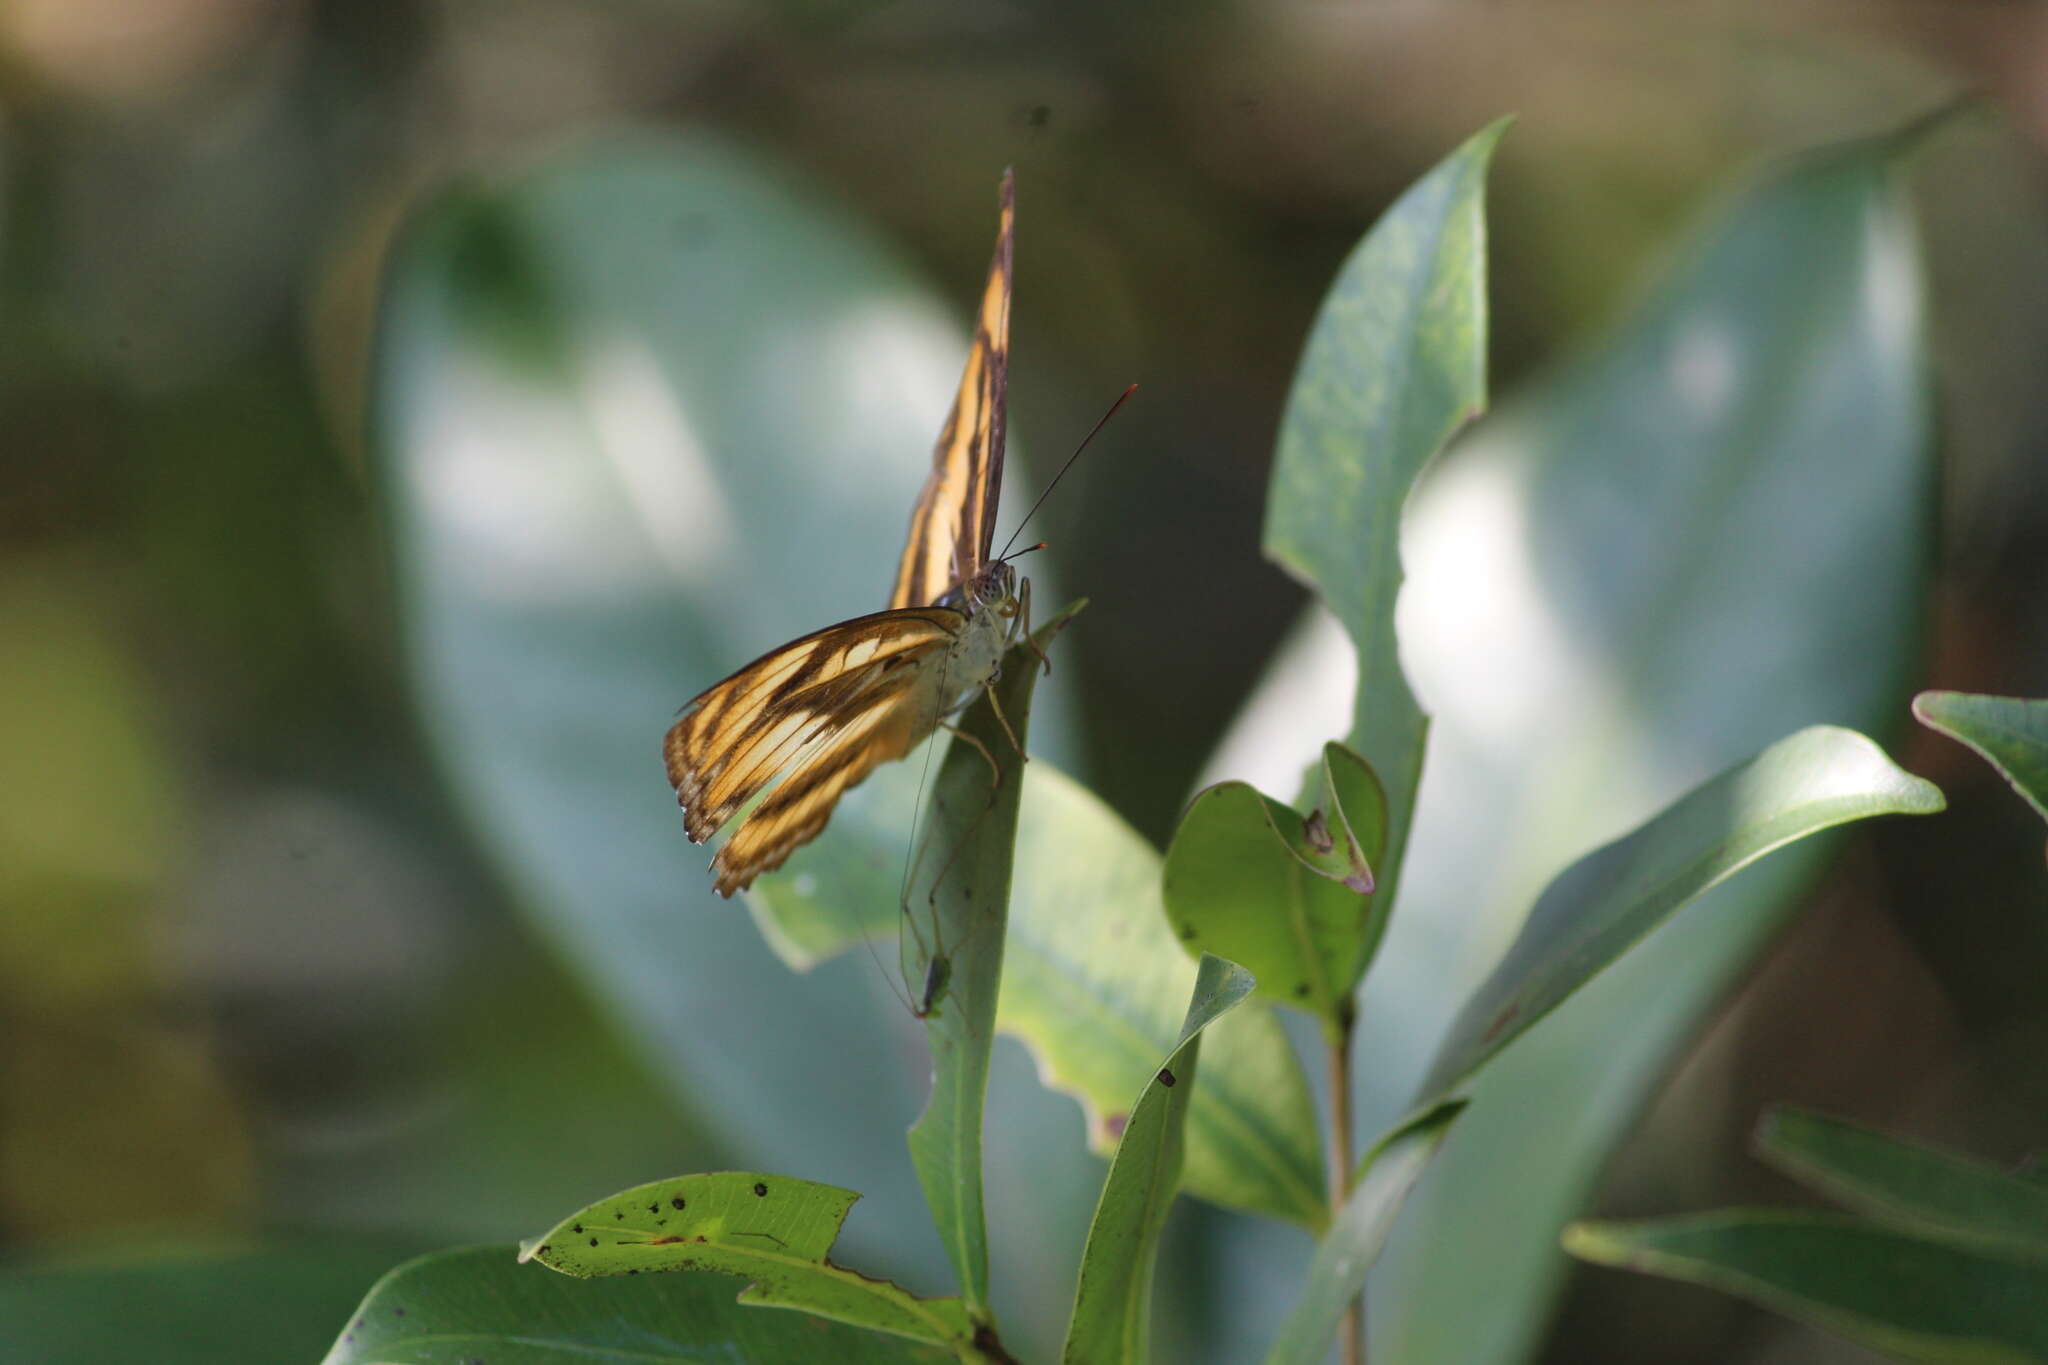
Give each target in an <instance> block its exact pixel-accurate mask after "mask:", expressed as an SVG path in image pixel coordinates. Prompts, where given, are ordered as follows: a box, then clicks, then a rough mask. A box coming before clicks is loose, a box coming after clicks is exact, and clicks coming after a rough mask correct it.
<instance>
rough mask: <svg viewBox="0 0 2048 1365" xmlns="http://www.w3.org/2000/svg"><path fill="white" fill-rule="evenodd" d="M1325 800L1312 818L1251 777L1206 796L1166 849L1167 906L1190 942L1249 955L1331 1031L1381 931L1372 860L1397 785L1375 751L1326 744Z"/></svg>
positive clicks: (1256, 969) (1281, 995)
mask: <svg viewBox="0 0 2048 1365" xmlns="http://www.w3.org/2000/svg"><path fill="white" fill-rule="evenodd" d="M1318 776H1319V779H1320V788H1321V790H1320V796H1319V804H1318V805H1317V807H1316V808H1315V810H1314V811H1312V812H1311V813H1310V815H1309V816H1308V817H1307V818H1306V819H1304V818H1303V816H1302V815H1301V814H1300V813H1299V812H1297V811H1296V810H1294V809H1293V808H1292V807H1290V806H1286V805H1283V804H1282V803H1280V802H1278V801H1275V800H1273V799H1272V798H1271V797H1268V796H1265V795H1262V794H1261V793H1260V792H1259V791H1258V790H1257V789H1256V788H1254V787H1252V786H1251V785H1250V784H1248V783H1244V782H1224V783H1219V784H1218V785H1216V786H1214V787H1211V788H1209V789H1208V790H1207V791H1204V792H1202V793H1201V794H1199V795H1198V796H1196V797H1195V799H1194V802H1193V804H1191V805H1190V806H1189V807H1188V810H1187V813H1186V814H1185V815H1183V816H1182V817H1181V822H1180V825H1179V827H1178V828H1177V829H1175V831H1174V835H1173V843H1172V845H1171V846H1170V847H1169V848H1168V849H1167V851H1166V869H1165V872H1164V876H1163V880H1162V883H1161V887H1162V895H1163V896H1164V898H1165V902H1166V914H1167V918H1168V920H1169V921H1170V922H1171V924H1172V925H1173V928H1174V931H1175V932H1176V933H1178V934H1179V935H1180V939H1181V943H1182V944H1183V945H1184V946H1185V947H1186V948H1188V950H1189V951H1208V952H1214V953H1217V954H1218V955H1220V956H1226V957H1228V958H1230V960H1232V961H1235V962H1241V963H1243V964H1244V965H1245V966H1246V968H1247V969H1248V970H1250V971H1251V972H1252V973H1253V974H1254V975H1255V976H1256V977H1257V978H1258V979H1259V980H1260V982H1261V983H1263V984H1262V985H1261V987H1260V992H1261V995H1262V996H1263V998H1264V999H1266V1000H1267V1001H1269V1002H1270V1003H1273V1004H1285V1005H1292V1006H1294V1007H1295V1008H1297V1009H1302V1010H1306V1011H1308V1012H1309V1013H1311V1014H1314V1015H1315V1016H1317V1017H1318V1018H1319V1019H1321V1020H1323V1021H1324V1023H1325V1025H1326V1026H1327V1027H1329V1028H1331V1029H1336V1028H1339V1027H1341V1024H1340V1020H1341V1019H1343V1018H1344V1017H1346V1016H1348V1014H1349V1011H1350V1009H1351V992H1352V990H1353V988H1354V987H1356V986H1357V984H1358V980H1359V978H1360V977H1361V976H1362V975H1364V972H1365V967H1366V963H1367V962H1368V961H1369V960H1370V957H1371V952H1372V949H1373V947H1374V946H1375V945H1376V944H1377V942H1378V940H1379V929H1380V926H1381V924H1382V923H1383V922H1384V916H1383V915H1376V914H1374V913H1373V912H1374V910H1375V908H1376V907H1377V906H1379V905H1381V904H1383V903H1384V902H1383V901H1381V900H1380V899H1379V898H1377V897H1374V896H1372V895H1370V891H1371V888H1372V884H1373V883H1372V874H1371V869H1372V868H1373V867H1374V866H1375V865H1376V864H1377V862H1378V861H1379V858H1380V856H1381V854H1382V853H1383V852H1384V851H1385V848H1386V833H1387V826H1386V814H1387V807H1386V794H1385V792H1384V791H1383V790H1382V789H1381V787H1380V784H1379V779H1378V778H1377V777H1376V776H1375V775H1374V773H1373V771H1372V769H1371V767H1370V766H1369V765H1367V763H1366V762H1365V760H1364V759H1362V758H1360V757H1359V756H1358V755H1357V754H1355V753H1353V752H1351V751H1350V750H1349V749H1347V748H1345V747H1344V746H1343V745H1341V744H1335V743H1332V744H1328V745H1325V746H1324V749H1323V758H1322V763H1321V765H1320V771H1319V774H1318Z"/></svg>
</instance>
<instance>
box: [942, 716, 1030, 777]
mask: <svg viewBox="0 0 2048 1365" xmlns="http://www.w3.org/2000/svg"><path fill="white" fill-rule="evenodd" d="M989 700H990V701H994V700H995V698H994V697H993V696H991V697H990V698H989ZM996 715H997V717H998V718H999V719H1000V718H1001V716H1002V712H1000V711H998V712H996ZM939 728H940V729H941V730H944V731H945V732H946V733H947V734H949V735H951V736H952V737H953V738H955V739H958V740H964V741H966V742H967V743H969V744H972V745H973V746H974V751H975V752H976V753H978V754H980V755H981V756H982V757H983V758H984V759H986V760H987V761H988V770H989V773H990V774H991V775H992V777H993V779H994V780H993V781H992V782H991V783H990V784H989V787H990V790H994V788H995V787H997V786H999V785H1001V783H1002V780H1003V765H1002V764H1000V763H998V762H996V756H995V755H994V754H992V753H990V752H989V751H988V745H986V744H983V743H982V742H981V741H980V740H979V739H976V738H975V737H974V736H973V735H970V734H968V733H967V732H966V731H965V730H963V729H961V728H960V727H959V726H957V725H951V724H948V723H947V722H945V721H943V720H942V721H940V722H939ZM1009 728H1010V723H1009V722H1008V721H1003V729H1004V730H1006V731H1007V730H1008V729H1009ZM1010 742H1011V743H1012V744H1014V743H1016V738H1015V737H1014V736H1012V738H1011V740H1010Z"/></svg>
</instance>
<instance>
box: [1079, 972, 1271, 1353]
mask: <svg viewBox="0 0 2048 1365" xmlns="http://www.w3.org/2000/svg"><path fill="white" fill-rule="evenodd" d="M1256 984H1257V983H1256V982H1254V981H1253V980H1252V977H1251V973H1249V972H1247V971H1245V969H1244V968H1242V967H1240V966H1238V965H1237V964H1236V963H1234V962H1225V961H1224V960H1223V959H1222V958H1219V957H1215V956H1211V955H1209V954H1204V955H1203V957H1202V960H1201V963H1200V965H1199V966H1198V967H1197V969H1196V972H1195V993H1194V997H1193V998H1192V999H1191V1000H1189V1001H1188V1015H1187V1019H1186V1021H1185V1022H1183V1023H1182V1024H1181V1029H1180V1042H1179V1044H1178V1045H1177V1046H1176V1047H1175V1048H1174V1050H1173V1055H1171V1056H1170V1057H1168V1058H1167V1059H1166V1064H1165V1065H1164V1066H1163V1067H1161V1068H1160V1069H1159V1071H1158V1072H1157V1073H1155V1074H1154V1075H1153V1077H1152V1079H1151V1080H1149V1081H1147V1082H1145V1088H1144V1090H1143V1091H1141V1092H1140V1093H1139V1095H1138V1100H1137V1103H1135V1104H1133V1105H1132V1106H1131V1117H1130V1122H1129V1123H1128V1124H1127V1125H1126V1126H1125V1128H1124V1134H1123V1138H1122V1140H1120V1141H1119V1142H1118V1143H1117V1145H1116V1156H1115V1158H1114V1159H1113V1160H1112V1161H1111V1162H1110V1167H1109V1176H1108V1178H1107V1179H1105V1180H1104V1181H1103V1183H1102V1198H1101V1200H1100V1201H1098V1202H1097V1204H1096V1206H1095V1218H1094V1221H1093V1222H1091V1223H1090V1224H1089V1226H1088V1248H1087V1250H1086V1251H1085V1252H1083V1253H1082V1256H1081V1277H1080V1281H1079V1283H1078V1284H1077V1285H1076V1287H1075V1290H1074V1315H1073V1318H1072V1320H1071V1321H1070V1322H1069V1324H1068V1327H1067V1344H1066V1348H1065V1350H1064V1351H1063V1352H1062V1353H1061V1356H1060V1358H1061V1359H1062V1360H1063V1361H1065V1362H1067V1365H1083V1363H1084V1362H1085V1363H1086V1365H1096V1363H1097V1362H1102V1363H1103V1365H1109V1363H1110V1362H1117V1363H1118V1365H1146V1362H1148V1361H1149V1360H1151V1358H1152V1357H1151V1347H1150V1345H1149V1342H1150V1337H1151V1317H1152V1272H1153V1269H1154V1266H1155V1264H1156V1262H1157V1260H1158V1256H1159V1234H1160V1233H1161V1232H1162V1231H1163V1230H1164V1229H1165V1227H1166V1214H1167V1211H1168V1210H1169V1209H1171V1208H1172V1207H1173V1197H1174V1195H1175V1194H1176V1193H1178V1192H1179V1188H1180V1173H1181V1162H1182V1157H1183V1155H1184V1150H1185V1143H1184V1141H1183V1137H1184V1133H1185V1128H1186V1123H1187V1116H1188V1107H1189V1102H1190V1099H1191V1098H1192V1096H1193V1095H1194V1094H1195V1093H1196V1091H1197V1079H1196V1065H1197V1063H1198V1061H1199V1060H1200V1052H1201V1046H1202V1031H1203V1030H1204V1029H1206V1028H1207V1027H1209V1025H1210V1024H1213V1023H1214V1022H1216V1020H1217V1019H1219V1018H1221V1017H1222V1016H1223V1015H1224V1014H1226V1013H1228V1012H1229V1011H1230V1010H1232V1009H1234V1008H1236V1007H1237V1006H1238V1005H1239V1004H1240V1003H1241V1002H1242V1001H1243V1000H1244V998H1245V997H1246V996H1248V995H1250V994H1251V993H1252V989H1253V987H1254V986H1255V985H1256Z"/></svg>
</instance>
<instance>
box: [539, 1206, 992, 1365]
mask: <svg viewBox="0 0 2048 1365" xmlns="http://www.w3.org/2000/svg"><path fill="white" fill-rule="evenodd" d="M858 1198H860V1196H859V1195H858V1194H856V1193H855V1192H854V1191H852V1190H842V1189H839V1188H837V1187H836V1186H832V1185H820V1184H816V1183H814V1182H812V1181H809V1180H798V1179H795V1178H794V1177H791V1176H786V1175H766V1174H763V1173H761V1172H758V1171H715V1172H710V1173H707V1174H703V1175H685V1176H677V1177H675V1178H674V1179H671V1180H657V1181H654V1182H652V1183H651V1184H646V1185H638V1186H635V1187H634V1188H632V1189H630V1190H626V1191H624V1192H623V1193H620V1194H615V1195H613V1196H611V1198H609V1199H601V1200H599V1201H598V1202H597V1203H595V1204H592V1205H591V1206H590V1207H589V1208H586V1209H583V1210H582V1211H580V1212H578V1213H574V1214H571V1215H570V1216H569V1217H567V1218H565V1219H563V1220H562V1221H561V1222H560V1223H557V1224H556V1225H555V1226H554V1227H552V1228H550V1229H548V1231H546V1232H544V1233H542V1234H541V1235H540V1236H538V1237H535V1238H532V1239H530V1240H528V1241H526V1242H523V1243H521V1244H520V1247H519V1259H520V1260H522V1261H529V1260H531V1261H539V1262H540V1263H541V1264H542V1265H545V1266H547V1267H549V1268H550V1269H554V1270H559V1271H561V1272H562V1273H563V1274H565V1275H574V1276H576V1277H577V1278H579V1279H589V1278H592V1277H595V1276H602V1275H637V1274H640V1273H641V1272H643V1271H663V1270H710V1271H715V1272H717V1273H718V1274H721V1275H739V1276H743V1277H745V1278H746V1279H747V1280H749V1281H750V1282H751V1283H749V1284H748V1285H747V1287H746V1289H745V1290H744V1291H743V1292H742V1293H741V1294H740V1296H739V1301H740V1302H741V1303H750V1304H761V1305H763V1306H766V1307H773V1308H800V1309H802V1310H804V1311H805V1312H808V1313H814V1314H816V1315H817V1316H819V1317H823V1318H833V1319H836V1320H837V1321H840V1322H850V1323H853V1324H854V1325H855V1326H858V1327H868V1328H872V1329H873V1330H875V1331H878V1332H889V1333H893V1334H894V1335H896V1336H905V1337H912V1338H915V1339H916V1340H919V1341H929V1342H935V1343H938V1344H941V1345H946V1346H949V1347H954V1348H957V1347H958V1346H959V1345H960V1344H961V1343H964V1342H967V1341H969V1340H971V1338H972V1337H973V1333H974V1329H973V1327H972V1326H971V1325H970V1324H969V1322H968V1320H967V1313H966V1310H965V1309H964V1308H963V1307H962V1306H961V1303H960V1300H958V1299H919V1298H915V1297H913V1296H912V1295H911V1294H910V1292H909V1291H908V1290H905V1289H903V1288H901V1287H899V1286H897V1285H894V1284H891V1283H889V1282H888V1281H887V1280H872V1279H869V1278H868V1277H867V1276H865V1275H860V1274H857V1273H855V1272H854V1271H851V1270H845V1269H842V1268H840V1267H839V1266H836V1265H833V1264H832V1263H831V1262H830V1261H828V1260H826V1259H825V1253H826V1252H828V1251H830V1250H831V1249H832V1243H833V1242H834V1241H836V1240H837V1239H838V1237H839V1225H840V1224H841V1223H843V1222H845V1221H846V1213H847V1210H849V1209H851V1208H852V1207H853V1201H854V1200H856V1199H858Z"/></svg>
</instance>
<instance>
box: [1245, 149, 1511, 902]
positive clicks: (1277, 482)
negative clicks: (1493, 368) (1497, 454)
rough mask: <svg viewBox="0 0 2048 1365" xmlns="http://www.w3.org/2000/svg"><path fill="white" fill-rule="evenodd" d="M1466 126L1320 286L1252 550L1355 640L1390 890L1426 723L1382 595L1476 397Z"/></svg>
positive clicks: (1479, 372)
mask: <svg viewBox="0 0 2048 1365" xmlns="http://www.w3.org/2000/svg"><path fill="white" fill-rule="evenodd" d="M1506 128H1507V123H1506V121H1505V120H1503V121H1501V122H1497V123H1494V124H1492V125H1490V126H1489V127H1487V128H1486V129H1484V130H1483V131H1481V132H1480V133H1478V134H1476V135H1475V136H1473V137H1472V138H1471V139H1470V140H1469V141H1467V142H1466V143H1465V144H1464V145H1463V146H1462V147H1460V148H1458V150H1457V151H1455V152H1453V153H1452V154H1451V155H1450V156H1449V157H1447V158H1445V160H1444V161H1443V162H1442V163H1441V164H1440V165H1438V166H1437V167H1436V169H1434V170H1432V171H1431V172H1430V173H1429V174H1428V175H1426V176H1424V177H1423V178H1422V179H1421V180H1420V181H1418V182H1416V184H1415V185H1414V186H1413V187H1412V188H1411V189H1410V190H1409V191H1408V192H1407V193H1406V194H1404V195H1402V196H1401V198H1400V200H1399V201H1398V202H1397V203H1396V204H1395V205H1394V206H1393V207H1392V208H1390V209H1388V210H1387V212H1386V214H1385V215H1384V216H1383V217H1381V219H1380V220H1379V222H1378V223H1376V224H1374V225H1373V229H1372V231H1371V232H1369V233H1367V234H1366V237H1365V240H1364V241H1362V242H1360V243H1359V245H1358V248H1357V250H1355V251H1354V252H1352V254H1351V257H1350V259H1348V260H1347V261H1345V263H1344V266H1343V268H1342V269H1341V270H1340V271H1339V272H1338V275H1337V279H1336V281H1335V282H1334V283H1333V284H1332V285H1331V286H1330V292H1329V293H1328V294H1327V295H1325V296H1324V299H1323V306H1322V311H1321V312H1320V313H1318V314H1317V316H1316V322H1315V327H1314V330H1313V331H1311V332H1310V333H1309V338H1308V345H1307V347H1306V349H1305V350H1304V351H1303V352H1302V357H1301V364H1300V366H1299V368H1298V369H1297V370H1296V371H1295V376H1294V387H1293V389H1292V391H1290V392H1289V394H1288V396H1287V407H1286V411H1285V413H1284V414H1283V415H1282V418H1281V424H1280V441H1279V449H1278V451H1277V452H1276V454H1275V456H1274V462H1273V480H1272V492H1271V495H1270V497H1269V498H1268V501H1267V505H1266V529H1265V549H1266V556H1267V558H1269V559H1271V560H1273V562H1274V563H1276V564H1279V565H1280V566H1281V567H1283V568H1285V569H1286V570H1287V571H1288V572H1290V573H1292V574H1293V575H1294V576H1295V577H1296V578H1299V579H1300V580H1301V581H1302V582H1304V583H1306V584H1308V585H1309V586H1310V587H1311V588H1314V589H1315V590H1316V592H1317V593H1318V594H1319V595H1320V596H1321V597H1322V599H1323V601H1324V603H1325V604H1327V605H1328V607H1329V608H1330V610H1331V611H1333V612H1335V613H1336V615H1337V617H1338V619H1339V620H1341V621H1342V622H1343V623H1344V627H1345V629H1346V630H1347V631H1349V632H1350V635H1351V642H1352V644H1353V646H1354V647H1356V649H1357V650H1358V692H1357V700H1356V702H1355V704H1354V716H1353V721H1352V728H1351V734H1350V740H1349V742H1350V744H1351V747H1352V748H1354V749H1356V750H1358V751H1359V752H1360V753H1362V754H1364V755H1365V757H1366V758H1367V759H1368V760H1369V761H1370V762H1371V763H1372V765H1373V767H1374V768H1375V769H1376V770H1377V771H1378V773H1379V775H1380V778H1381V779H1382V780H1383V781H1384V782H1385V783H1386V784H1387V798H1388V803H1389V808H1388V825H1389V829H1390V831H1391V838H1390V839H1389V840H1388V843H1387V854H1386V866H1384V867H1380V868H1376V869H1375V871H1376V872H1377V873H1378V874H1379V879H1380V882H1381V886H1382V890H1383V892H1386V893H1388V894H1387V897H1386V898H1387V900H1388V902H1389V903H1391V900H1392V896H1391V891H1392V889H1393V886H1394V883H1395V882H1396V880H1397V879H1398V876H1399V870H1400V862H1401V854H1402V850H1403V849H1404V848H1405V847H1406V845H1407V841H1408V825H1409V817H1410V813H1411V811H1412V810H1413V807H1414V803H1415V788H1416V784H1417V782H1418V781H1419V780H1420V778H1421V773H1422V745H1423V737H1424V733H1425V731H1426V728H1427V722H1426V719H1425V717H1424V716H1423V714H1422V708H1421V707H1420V706H1419V705H1418V704H1417V703H1416V700H1415V694H1414V693H1413V692H1411V691H1410V690H1409V687H1408V679H1407V676H1406V675H1405V674H1404V673H1403V672H1402V671H1401V661H1400V656H1399V652H1398V650H1397V648H1396V644H1395V640H1394V598H1395V596H1396V595H1397V594H1398V593H1399V591H1400V587H1401V553H1400V526H1401V509H1402V506H1403V505H1404V504H1405V503H1406V502H1407V500H1408V489H1409V487H1410V485H1412V484H1413V483H1414V482H1415V477H1416V475H1418V474H1419V473H1421V472H1422V467H1423V466H1424V465H1425V464H1426V463H1428V461H1429V459H1430V457H1431V456H1433V455H1435V454H1436V453H1437V451H1438V450H1439V449H1441V448H1442V447H1443V445H1444V443H1445V442H1446V441H1448V440H1449V439H1450V437H1451V435H1452V433H1453V432H1455V431H1457V429H1458V428H1459V427H1460V426H1462V425H1464V424H1465V423H1466V422H1469V421H1470V420H1472V419H1473V418H1474V417H1476V416H1478V414H1479V413H1480V411H1481V410H1482V409H1483V408H1484V407H1485V406H1486V215H1485V185H1486V168H1487V166H1488V165H1489V163H1490V162H1491V161H1492V159H1493V149H1494V146H1495V144H1497V143H1498V142H1499V141H1500V136H1501V133H1502V132H1504V131H1505V130H1506Z"/></svg>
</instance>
